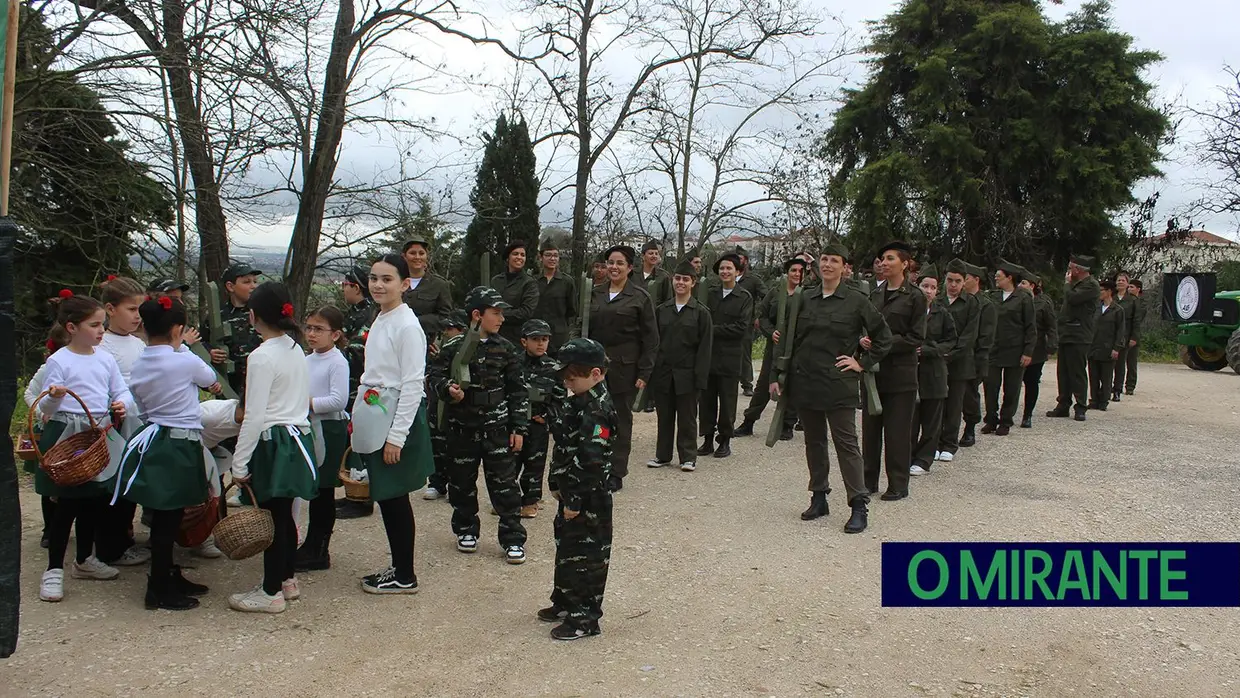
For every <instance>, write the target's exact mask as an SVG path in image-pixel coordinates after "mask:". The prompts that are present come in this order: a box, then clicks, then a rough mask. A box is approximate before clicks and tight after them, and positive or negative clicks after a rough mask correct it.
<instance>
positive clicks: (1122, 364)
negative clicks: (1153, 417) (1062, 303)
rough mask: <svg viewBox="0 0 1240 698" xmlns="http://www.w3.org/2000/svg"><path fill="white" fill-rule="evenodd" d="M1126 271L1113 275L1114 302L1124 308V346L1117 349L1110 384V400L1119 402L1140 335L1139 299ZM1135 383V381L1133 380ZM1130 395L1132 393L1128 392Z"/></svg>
mask: <svg viewBox="0 0 1240 698" xmlns="http://www.w3.org/2000/svg"><path fill="white" fill-rule="evenodd" d="M1128 280H1129V276H1128V272H1125V271H1121V272H1119V273H1118V274H1116V275H1115V304H1116V305H1118V306H1119V307H1121V308H1123V309H1124V323H1125V331H1124V334H1125V335H1126V336H1125V337H1124V348H1123V349H1120V350H1119V358H1117V359H1116V360H1115V382H1114V383H1113V384H1112V386H1111V402H1119V401H1120V398H1119V394H1120V393H1121V392H1123V390H1124V383H1125V381H1126V380H1127V378H1128V366H1129V364H1130V363H1136V362H1135V361H1131V358H1132V357H1135V356H1136V355H1137V341H1138V338H1139V337H1140V335H1141V323H1140V321H1139V320H1140V318H1139V317H1138V310H1137V309H1138V307H1139V306H1140V305H1141V299H1140V298H1137V296H1136V294H1134V293H1132V292H1131V291H1130V287H1129V285H1128ZM1134 384H1135V381H1134ZM1129 394H1130V395H1131V394H1132V393H1129Z"/></svg>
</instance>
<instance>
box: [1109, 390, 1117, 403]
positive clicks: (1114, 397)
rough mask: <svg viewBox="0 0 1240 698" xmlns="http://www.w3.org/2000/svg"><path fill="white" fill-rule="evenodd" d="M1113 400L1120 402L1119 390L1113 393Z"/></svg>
mask: <svg viewBox="0 0 1240 698" xmlns="http://www.w3.org/2000/svg"><path fill="white" fill-rule="evenodd" d="M1111 402H1119V391H1118V390H1116V391H1115V392H1113V393H1111Z"/></svg>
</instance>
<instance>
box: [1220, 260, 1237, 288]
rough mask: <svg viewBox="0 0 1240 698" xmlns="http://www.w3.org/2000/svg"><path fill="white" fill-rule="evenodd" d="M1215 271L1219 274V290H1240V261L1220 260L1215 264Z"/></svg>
mask: <svg viewBox="0 0 1240 698" xmlns="http://www.w3.org/2000/svg"><path fill="white" fill-rule="evenodd" d="M1214 273H1215V274H1216V275H1217V278H1216V281H1217V286H1216V287H1215V290H1217V291H1236V290H1240V262H1237V261H1226V262H1219V263H1218V264H1216V265H1214Z"/></svg>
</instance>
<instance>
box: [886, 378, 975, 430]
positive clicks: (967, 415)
mask: <svg viewBox="0 0 1240 698" xmlns="http://www.w3.org/2000/svg"><path fill="white" fill-rule="evenodd" d="M988 371H989V369H983V368H979V369H978V370H977V378H973V379H971V380H969V383H968V386H967V387H966V388H965V392H964V410H963V414H964V423H965V426H973V425H974V424H977V423H978V422H980V421H982V394H981V393H982V390H981V388H982V384H983V383H985V382H986V376H987V375H988ZM883 407H884V408H885V407H886V403H884V404H883Z"/></svg>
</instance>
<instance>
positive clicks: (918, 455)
mask: <svg viewBox="0 0 1240 698" xmlns="http://www.w3.org/2000/svg"><path fill="white" fill-rule="evenodd" d="M946 407H947V399H946V398H942V399H938V400H922V401H921V402H919V403H917V406H916V407H915V408H914V409H913V429H912V433H911V434H910V437H911V438H910V440H909V443H910V444H911V445H912V447H913V462H914V463H916V464H917V465H920V466H921V467H922V468H924V469H926V470H929V469H930V466H931V465H933V464H934V456H935V454H936V453H937V452H938V450H939V437H940V436H942V434H943V411H944V409H945V408H946Z"/></svg>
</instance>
